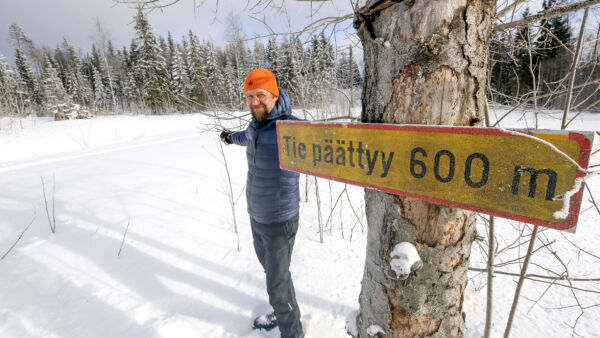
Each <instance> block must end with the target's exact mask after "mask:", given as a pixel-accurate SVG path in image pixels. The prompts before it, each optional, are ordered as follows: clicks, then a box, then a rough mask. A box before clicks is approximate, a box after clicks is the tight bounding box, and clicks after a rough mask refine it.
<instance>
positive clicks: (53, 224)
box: [40, 176, 56, 234]
mask: <svg viewBox="0 0 600 338" xmlns="http://www.w3.org/2000/svg"><path fill="white" fill-rule="evenodd" d="M40 179H41V180H42V193H43V194H44V205H45V206H46V216H48V224H50V231H51V232H52V233H53V234H54V233H56V217H55V214H54V204H55V203H54V191H55V186H56V184H55V183H54V176H52V217H51V215H50V211H49V210H48V199H47V198H46V185H45V184H44V178H43V177H41V176H40Z"/></svg>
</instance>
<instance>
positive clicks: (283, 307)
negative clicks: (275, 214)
mask: <svg viewBox="0 0 600 338" xmlns="http://www.w3.org/2000/svg"><path fill="white" fill-rule="evenodd" d="M250 225H251V226H252V237H253V239H254V250H255V251H256V256H257V257H258V260H259V261H260V264H261V265H262V266H263V268H264V269H265V273H266V275H267V293H268V294H269V304H271V306H272V307H273V310H274V311H275V315H276V316H277V323H278V325H279V331H280V332H281V337H282V338H288V337H289V338H296V337H301V336H302V324H301V323H300V309H299V308H298V303H297V302H296V293H295V292H294V284H293V283H292V275H291V274H290V260H291V258H292V249H293V248H294V241H295V239H296V232H297V231H298V215H296V216H294V217H292V218H290V219H289V220H287V221H285V222H280V223H270V224H264V223H258V222H256V221H254V220H253V219H252V218H250Z"/></svg>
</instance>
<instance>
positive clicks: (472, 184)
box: [465, 153, 490, 188]
mask: <svg viewBox="0 0 600 338" xmlns="http://www.w3.org/2000/svg"><path fill="white" fill-rule="evenodd" d="M474 159H479V160H481V162H483V172H482V173H481V180H480V181H479V182H477V183H475V182H473V180H472V179H471V166H472V164H473V160H474ZM489 175H490V161H489V160H488V158H487V157H486V156H485V155H484V154H482V153H474V154H471V155H469V157H467V160H466V161H465V182H467V184H468V185H469V186H470V187H472V188H481V187H483V186H484V185H485V184H486V183H487V181H488V177H489Z"/></svg>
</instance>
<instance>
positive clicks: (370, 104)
mask: <svg viewBox="0 0 600 338" xmlns="http://www.w3.org/2000/svg"><path fill="white" fill-rule="evenodd" d="M495 5H496V1H494V0H482V1H472V2H466V1H459V0H430V1H402V2H395V1H387V2H381V1H378V0H371V1H368V2H367V3H366V4H365V5H364V6H363V7H362V8H360V9H358V11H357V12H356V15H355V21H354V24H355V27H356V28H357V29H358V35H359V37H360V39H361V41H362V44H363V48H364V49H363V50H364V63H365V76H364V84H363V93H362V104H363V107H362V108H363V109H362V121H363V122H373V123H404V124H406V123H408V124H413V123H416V124H438V125H460V126H473V125H478V124H479V123H480V121H481V120H482V115H481V114H482V112H483V111H484V109H485V105H486V78H487V57H488V50H489V44H490V37H491V33H492V29H493V18H494V14H495V10H496V7H495ZM423 18H427V20H423ZM365 202H366V205H365V208H366V213H367V221H368V225H369V226H368V235H367V236H368V237H367V238H368V241H367V254H366V255H367V258H366V261H365V268H364V276H363V280H362V287H361V293H360V296H359V303H360V314H359V316H358V320H357V325H358V330H359V336H360V337H369V334H368V333H367V332H368V331H369V328H370V327H371V329H372V328H373V327H372V325H378V326H379V327H381V328H382V329H383V331H384V335H385V336H386V337H415V336H422V337H423V336H434V337H462V336H463V334H464V331H465V319H464V314H463V311H462V306H463V298H464V290H465V287H466V284H467V268H468V266H469V255H470V251H471V244H472V241H473V239H474V238H475V221H476V214H475V213H473V212H467V211H464V210H460V209H455V208H449V207H444V206H440V205H437V204H432V203H429V202H426V201H422V200H417V199H413V198H408V197H401V196H395V195H390V194H387V193H383V192H379V191H376V190H372V189H366V190H365ZM400 242H410V243H414V244H415V246H416V247H417V250H418V253H419V255H420V257H421V259H422V261H423V263H424V265H423V267H422V269H421V270H420V271H418V272H417V273H416V274H411V275H410V276H409V277H408V279H407V280H404V281H401V280H396V279H394V278H391V277H390V275H394V274H393V272H392V271H390V259H391V258H390V253H391V251H392V249H393V248H394V246H395V245H396V244H397V243H400ZM390 272H391V273H390Z"/></svg>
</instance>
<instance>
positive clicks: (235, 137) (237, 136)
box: [221, 130, 247, 147]
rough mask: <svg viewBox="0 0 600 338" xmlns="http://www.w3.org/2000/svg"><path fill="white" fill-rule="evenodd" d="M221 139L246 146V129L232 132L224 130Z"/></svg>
mask: <svg viewBox="0 0 600 338" xmlns="http://www.w3.org/2000/svg"><path fill="white" fill-rule="evenodd" d="M221 141H223V142H225V143H226V144H237V145H238V146H244V147H245V146H246V142H247V139H246V130H242V131H237V132H231V131H229V130H224V131H222V132H221Z"/></svg>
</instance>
